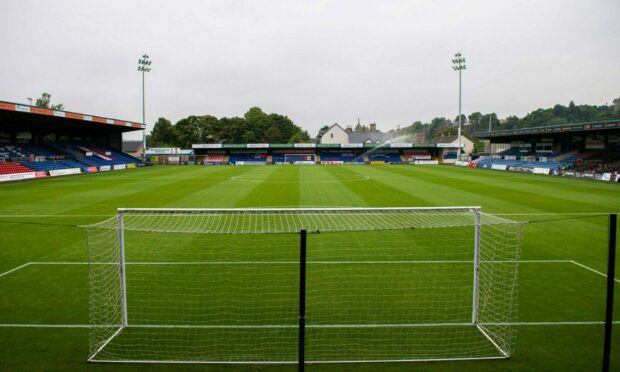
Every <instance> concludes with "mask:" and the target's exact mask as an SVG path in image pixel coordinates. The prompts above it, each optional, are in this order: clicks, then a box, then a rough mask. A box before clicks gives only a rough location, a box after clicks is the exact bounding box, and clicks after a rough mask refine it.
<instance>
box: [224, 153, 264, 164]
mask: <svg viewBox="0 0 620 372" xmlns="http://www.w3.org/2000/svg"><path fill="white" fill-rule="evenodd" d="M266 161H267V154H265V153H231V154H230V158H229V160H228V163H229V164H231V165H248V164H249V165H264V164H266Z"/></svg>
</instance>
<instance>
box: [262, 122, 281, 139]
mask: <svg viewBox="0 0 620 372" xmlns="http://www.w3.org/2000/svg"><path fill="white" fill-rule="evenodd" d="M263 141H265V142H266V143H282V142H283V141H282V132H281V131H280V129H279V128H278V127H277V126H275V125H273V126H270V127H269V128H267V130H266V131H265V133H264V134H263Z"/></svg>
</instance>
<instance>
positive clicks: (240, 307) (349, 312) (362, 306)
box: [86, 207, 521, 364]
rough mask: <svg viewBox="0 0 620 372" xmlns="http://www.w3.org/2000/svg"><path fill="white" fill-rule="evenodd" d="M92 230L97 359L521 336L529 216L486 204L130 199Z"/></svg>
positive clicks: (180, 359)
mask: <svg viewBox="0 0 620 372" xmlns="http://www.w3.org/2000/svg"><path fill="white" fill-rule="evenodd" d="M86 230H87V236H88V247H89V258H90V265H89V277H90V301H89V312H90V325H91V327H90V337H89V338H90V354H89V359H88V360H89V361H92V362H145V363H274V364H275V363H343V362H344V363H351V362H402V361H441V360H473V359H501V358H508V357H510V355H511V353H512V350H513V349H514V343H515V338H516V337H515V336H516V329H515V327H514V325H513V323H514V321H515V320H516V306H517V304H516V302H517V280H516V279H517V271H518V270H517V269H518V261H519V254H520V242H521V224H519V223H516V222H514V221H510V220H507V219H504V218H500V217H497V216H493V215H490V214H486V213H483V212H482V211H481V210H480V207H428V208H249V209H191V208H190V209H160V208H125V209H119V210H118V213H117V216H116V217H114V218H110V219H108V220H105V221H103V222H100V223H97V224H93V225H89V226H86Z"/></svg>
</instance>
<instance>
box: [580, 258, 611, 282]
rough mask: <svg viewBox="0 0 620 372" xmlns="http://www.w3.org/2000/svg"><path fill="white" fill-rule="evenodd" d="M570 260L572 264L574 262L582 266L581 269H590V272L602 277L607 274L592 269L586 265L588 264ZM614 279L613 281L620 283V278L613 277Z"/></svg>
mask: <svg viewBox="0 0 620 372" xmlns="http://www.w3.org/2000/svg"><path fill="white" fill-rule="evenodd" d="M570 262H571V263H572V264H575V265H577V266H579V267H581V268H583V269H586V270H588V271H592V272H593V273H595V274H598V275H600V276H603V277H605V278H607V274H605V273H602V272H600V271H598V270H594V269H593V268H591V267H588V266H586V265H584V264H580V263H579V262H577V261H573V260H570ZM614 281H615V282H618V283H620V279H615V278H614Z"/></svg>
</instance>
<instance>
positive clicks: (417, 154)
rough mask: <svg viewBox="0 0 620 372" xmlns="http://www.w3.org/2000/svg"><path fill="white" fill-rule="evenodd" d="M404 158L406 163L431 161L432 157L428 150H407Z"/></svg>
mask: <svg viewBox="0 0 620 372" xmlns="http://www.w3.org/2000/svg"><path fill="white" fill-rule="evenodd" d="M403 158H404V160H405V161H415V160H431V159H432V156H431V153H430V152H429V151H428V150H407V151H405V152H403Z"/></svg>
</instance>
